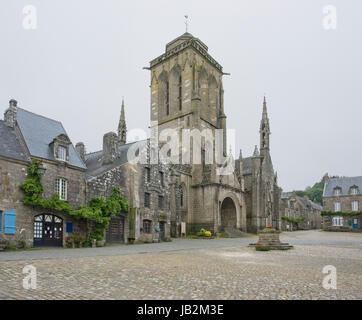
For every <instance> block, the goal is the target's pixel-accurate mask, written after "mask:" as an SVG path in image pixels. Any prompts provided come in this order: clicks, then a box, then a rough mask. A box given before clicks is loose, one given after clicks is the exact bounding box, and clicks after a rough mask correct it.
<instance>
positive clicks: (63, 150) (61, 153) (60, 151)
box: [58, 146, 67, 161]
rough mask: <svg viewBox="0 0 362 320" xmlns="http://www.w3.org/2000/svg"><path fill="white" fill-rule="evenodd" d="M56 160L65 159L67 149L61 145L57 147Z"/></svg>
mask: <svg viewBox="0 0 362 320" xmlns="http://www.w3.org/2000/svg"><path fill="white" fill-rule="evenodd" d="M58 160H61V161H67V149H66V148H65V147H63V146H59V147H58Z"/></svg>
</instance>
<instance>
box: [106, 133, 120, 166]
mask: <svg viewBox="0 0 362 320" xmlns="http://www.w3.org/2000/svg"><path fill="white" fill-rule="evenodd" d="M117 143H118V136H117V134H115V133H114V132H108V133H106V134H105V135H104V136H103V164H111V163H113V161H114V159H115V158H116V156H117Z"/></svg>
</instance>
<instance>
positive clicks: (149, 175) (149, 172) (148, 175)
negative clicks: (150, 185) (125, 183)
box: [145, 168, 151, 182]
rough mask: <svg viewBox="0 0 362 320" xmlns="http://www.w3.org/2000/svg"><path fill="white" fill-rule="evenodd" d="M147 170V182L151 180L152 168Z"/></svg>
mask: <svg viewBox="0 0 362 320" xmlns="http://www.w3.org/2000/svg"><path fill="white" fill-rule="evenodd" d="M145 170H146V173H145V175H146V182H150V181H151V169H150V168H145Z"/></svg>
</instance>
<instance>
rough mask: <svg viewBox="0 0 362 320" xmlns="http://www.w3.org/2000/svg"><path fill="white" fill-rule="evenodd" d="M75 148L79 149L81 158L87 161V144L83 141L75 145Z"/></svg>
mask: <svg viewBox="0 0 362 320" xmlns="http://www.w3.org/2000/svg"><path fill="white" fill-rule="evenodd" d="M75 150H77V152H78V154H79V156H80V158H81V159H82V161H83V162H85V146H84V143H83V142H78V143H77V144H76V145H75Z"/></svg>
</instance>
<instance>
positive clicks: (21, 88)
mask: <svg viewBox="0 0 362 320" xmlns="http://www.w3.org/2000/svg"><path fill="white" fill-rule="evenodd" d="M25 5H33V6H35V8H36V9H37V28H36V29H34V30H33V29H32V30H26V29H24V27H23V19H24V14H23V12H22V11H23V7H24V6H25ZM326 5H334V6H335V7H336V9H337V28H336V29H335V30H333V29H331V30H325V29H324V28H323V18H324V16H325V15H324V14H323V7H324V6H326ZM361 13H362V1H360V0H348V1H346V0H340V1H337V0H327V1H321V0H303V1H300V0H284V1H282V0H258V1H255V0H247V1H246V0H244V1H240V0H238V1H226V0H223V1H220V0H217V1H210V0H208V1H185V0H183V1H171V0H168V1H155V0H154V1H120V0H104V1H98V0H97V1H90V0H77V1H72V0H51V1H49V0H46V1H45V0H38V1H36V0H26V1H23V0H1V2H0V41H1V50H0V111H1V112H3V111H5V109H6V108H7V107H8V101H9V99H11V98H15V99H16V100H18V104H19V106H20V107H23V108H25V109H28V110H30V111H33V112H35V113H39V114H42V115H44V116H47V117H50V118H53V119H57V120H59V121H61V122H62V123H63V125H64V127H65V128H66V130H67V132H68V134H69V136H70V138H71V140H72V142H73V143H74V144H75V143H76V142H78V141H83V142H84V143H85V144H86V148H87V151H89V152H90V151H96V150H99V149H100V148H101V147H102V138H103V134H104V133H106V132H109V131H115V130H116V129H117V124H118V119H119V114H120V107H121V100H122V96H124V97H125V105H126V119H127V126H128V128H129V129H132V128H145V129H146V128H147V127H148V124H149V109H150V92H149V80H150V75H149V71H147V70H142V67H144V66H148V65H149V61H151V60H152V59H154V58H156V57H157V56H158V55H160V54H162V53H163V52H164V50H165V45H166V43H167V42H169V41H171V40H173V39H174V38H176V37H177V36H179V35H181V34H182V33H184V32H185V24H184V15H185V14H188V15H189V16H190V23H189V25H190V26H189V32H190V33H192V34H193V35H194V36H196V37H198V38H200V39H201V40H202V41H203V42H204V43H205V44H206V45H207V46H208V47H209V53H210V54H211V55H212V56H213V57H214V58H215V59H216V60H217V61H218V62H219V63H220V64H221V65H222V66H223V68H224V72H230V73H231V75H230V76H225V77H224V90H225V94H224V97H225V113H226V115H227V117H228V118H227V125H228V128H234V129H236V140H237V148H238V149H239V148H241V149H242V150H243V155H244V156H249V155H251V154H252V152H253V149H254V145H255V144H259V133H258V131H259V124H260V118H261V113H262V101H263V95H264V93H265V94H266V96H267V102H268V112H269V117H270V125H271V131H272V135H271V155H272V160H273V164H274V169H275V170H276V171H277V172H278V176H279V184H280V186H281V187H282V188H283V189H284V191H289V190H293V189H304V188H305V187H306V186H307V185H312V184H313V183H314V182H316V181H317V180H320V178H321V177H322V176H323V174H325V173H326V172H328V173H329V174H333V175H346V176H356V175H362V168H361V159H362V144H361V140H362V104H361V101H362V97H361V94H362V41H361V39H362V19H361Z"/></svg>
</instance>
